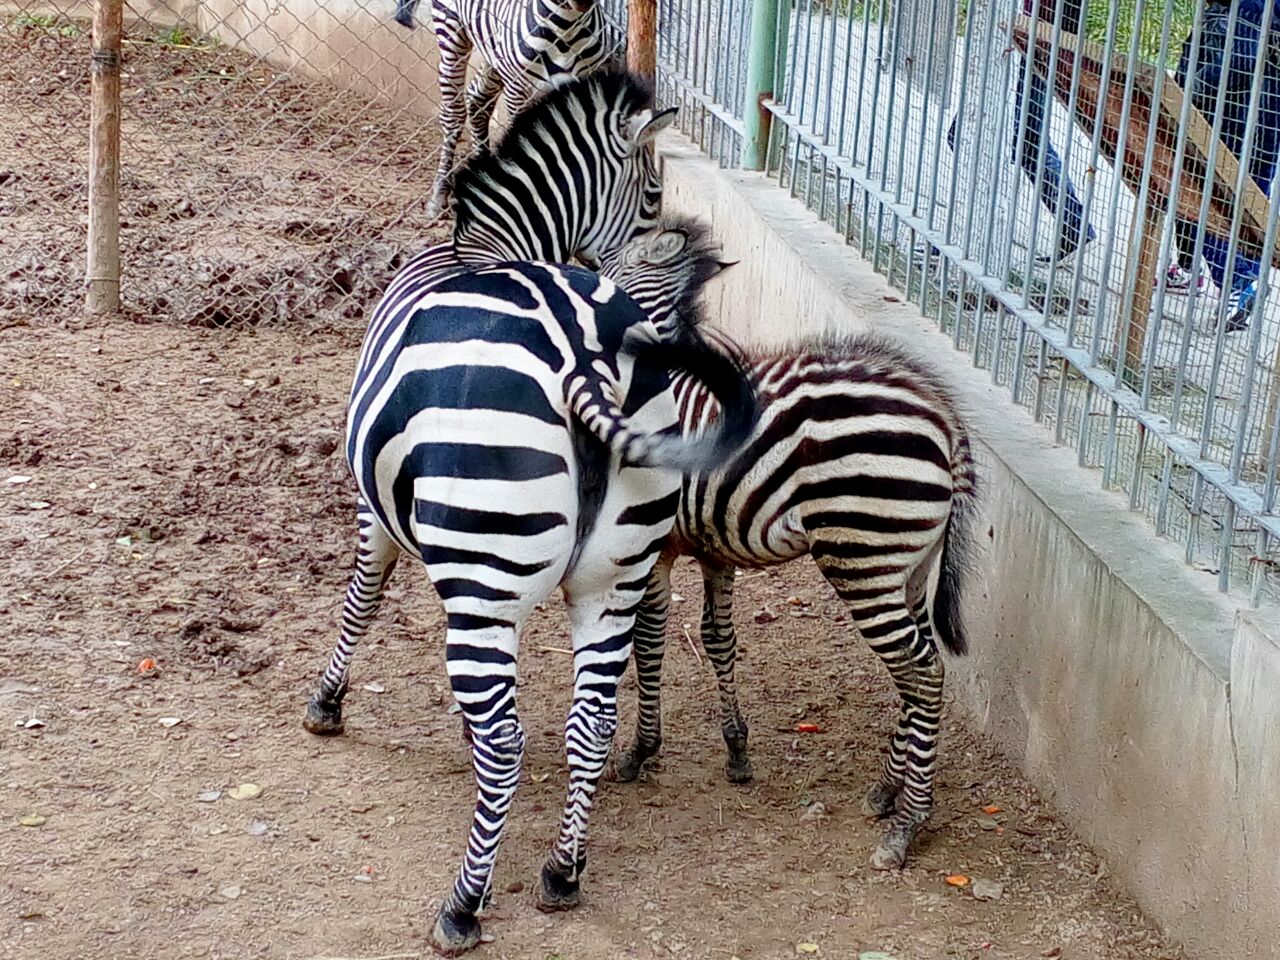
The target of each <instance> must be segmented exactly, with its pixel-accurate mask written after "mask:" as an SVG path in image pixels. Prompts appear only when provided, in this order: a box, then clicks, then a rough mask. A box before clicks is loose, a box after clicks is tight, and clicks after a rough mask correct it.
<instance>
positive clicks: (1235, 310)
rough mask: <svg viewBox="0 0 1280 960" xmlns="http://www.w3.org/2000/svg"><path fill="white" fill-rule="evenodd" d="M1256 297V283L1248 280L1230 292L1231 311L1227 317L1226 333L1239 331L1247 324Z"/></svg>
mask: <svg viewBox="0 0 1280 960" xmlns="http://www.w3.org/2000/svg"><path fill="white" fill-rule="evenodd" d="M1257 299H1258V285H1257V283H1255V282H1253V281H1250V282H1249V283H1247V284H1245V285H1244V286H1243V287H1241V288H1240V289H1239V290H1236V291H1235V292H1234V293H1232V294H1231V300H1230V301H1229V303H1230V306H1231V313H1230V315H1228V317H1227V324H1226V331H1227V333H1239V332H1240V331H1241V330H1244V329H1245V328H1246V327H1248V326H1249V316H1250V315H1251V314H1252V313H1253V305H1254V303H1255V302H1257Z"/></svg>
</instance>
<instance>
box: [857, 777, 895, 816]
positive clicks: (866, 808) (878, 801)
mask: <svg viewBox="0 0 1280 960" xmlns="http://www.w3.org/2000/svg"><path fill="white" fill-rule="evenodd" d="M897 799H898V791H897V789H896V788H894V787H891V786H889V785H888V784H886V783H877V784H876V785H875V786H873V787H872V788H871V789H870V790H868V791H867V792H866V794H865V795H864V796H863V798H862V813H863V815H864V816H868V817H887V816H888V815H889V814H891V813H893V810H894V806H895V803H896V802H897Z"/></svg>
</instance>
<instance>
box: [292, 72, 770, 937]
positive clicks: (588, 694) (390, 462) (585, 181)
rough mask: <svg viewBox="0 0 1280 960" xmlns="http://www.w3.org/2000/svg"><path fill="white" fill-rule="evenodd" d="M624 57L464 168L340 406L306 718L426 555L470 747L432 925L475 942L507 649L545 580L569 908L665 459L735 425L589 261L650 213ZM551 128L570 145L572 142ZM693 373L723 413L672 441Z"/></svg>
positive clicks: (655, 537)
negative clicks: (345, 542)
mask: <svg viewBox="0 0 1280 960" xmlns="http://www.w3.org/2000/svg"><path fill="white" fill-rule="evenodd" d="M671 116H672V113H671V112H670V111H668V112H666V113H662V114H655V113H654V112H653V110H652V108H651V106H650V99H649V94H648V91H647V88H645V87H644V86H643V85H641V84H639V83H638V82H637V81H636V80H635V79H634V78H632V77H631V76H629V75H627V74H621V73H601V74H595V75H593V76H592V77H589V78H586V79H578V80H574V81H572V82H570V83H569V84H567V85H565V86H560V87H557V88H556V89H555V90H554V91H552V92H551V93H549V94H547V95H546V96H545V97H544V98H543V99H541V100H539V101H538V102H537V103H536V104H534V105H533V106H532V107H531V108H530V109H529V110H528V111H527V112H526V113H524V114H522V115H520V116H519V117H518V118H517V120H516V122H515V124H513V126H512V128H511V130H510V131H509V132H508V134H507V136H506V137H504V139H503V141H502V142H501V143H500V144H499V145H498V147H497V149H496V150H495V151H494V152H493V153H492V154H484V155H480V156H478V157H477V158H475V159H473V161H472V162H471V163H470V164H469V165H468V166H467V167H465V168H464V169H463V171H462V172H461V174H460V176H459V181H458V192H457V202H458V210H457V220H456V224H455V228H454V240H453V242H452V243H451V244H446V245H441V246H439V247H436V248H433V249H431V250H428V251H426V252H425V253H423V254H422V255H420V256H419V257H417V258H415V260H414V261H411V262H410V263H409V264H406V266H405V267H404V268H402V270H401V272H400V273H399V274H398V275H397V276H396V278H395V279H394V280H393V281H392V283H391V284H390V286H389V287H388V290H387V293H386V294H385V295H384V296H383V298H382V300H381V301H380V302H379V304H378V306H377V308H376V309H375V311H374V315H373V317H372V319H371V322H370V325H369V328H368V330H367V331H366V335H365V342H364V346H363V348H362V351H361V355H360V359H359V361H358V364H357V368H356V375H355V379H354V383H353V386H352V392H351V399H350V402H349V405H348V417H347V461H348V464H349V465H350V467H351V470H352V472H353V474H354V476H355V479H356V485H357V488H358V490H359V500H358V507H357V511H358V521H359V526H360V544H359V549H358V552H357V558H356V569H355V572H354V574H353V576H352V578H351V582H350V585H349V587H348V590H347V595H346V600H345V603H344V605H343V624H342V631H341V634H340V637H339V640H338V644H337V647H336V648H335V650H334V652H333V655H332V657H331V659H330V663H329V666H328V668H327V669H326V670H325V672H324V675H323V676H322V678H321V681H320V686H319V689H318V690H317V691H316V693H315V694H314V695H313V696H312V698H311V700H310V701H309V703H308V706H307V716H306V719H305V721H304V725H305V726H306V728H307V729H308V730H310V731H311V732H313V733H319V734H334V733H340V732H341V731H342V700H343V697H344V695H345V693H346V690H347V687H348V671H349V668H350V664H351V657H352V654H353V653H354V649H355V646H356V644H357V642H358V641H359V640H360V638H361V637H362V636H363V635H364V634H365V633H366V632H367V630H368V627H369V625H370V622H371V620H372V618H373V616H374V614H375V613H376V610H377V607H378V604H379V603H380V600H381V597H382V593H383V590H384V588H385V586H386V583H387V580H388V578H389V577H390V575H391V573H392V571H393V569H394V567H395V565H396V562H397V559H398V558H399V556H400V555H401V554H410V555H412V556H415V557H417V558H418V559H419V560H421V561H422V563H423V565H424V566H425V568H426V571H427V574H428V576H429V577H430V579H431V581H432V583H433V585H434V586H435V589H436V592H437V594H438V595H439V597H440V599H441V601H442V603H443V606H444V609H445V613H446V618H447V629H446V636H445V665H446V669H447V672H448V675H449V681H450V685H451V688H452V690H453V694H454V697H455V699H456V700H457V702H458V703H459V705H460V706H461V709H462V715H463V719H464V723H465V725H466V730H467V732H468V733H469V739H470V741H471V749H472V765H473V769H474V774H475V781H476V788H477V794H476V803H475V810H474V815H473V818H472V825H471V831H470V835H469V838H468V842H467V847H466V853H465V856H464V858H463V862H462V864H461V866H460V868H459V871H458V874H457V878H456V880H455V882H454V884H453V887H452V889H451V891H450V892H449V894H448V896H447V897H446V898H445V899H444V902H443V903H442V905H441V907H440V910H439V913H438V916H437V918H436V923H435V927H434V929H433V933H432V940H433V943H434V946H435V948H436V949H437V950H438V951H439V952H441V953H444V954H446V955H453V954H457V953H461V952H463V951H465V950H467V949H470V948H471V947H473V946H475V944H476V943H478V942H479V939H480V923H479V920H478V919H477V912H478V911H479V910H480V909H481V908H482V907H483V906H484V905H485V904H486V903H487V902H488V901H489V899H490V897H491V894H492V883H493V865H494V861H495V858H496V856H497V849H498V845H499V841H500V839H501V836H502V832H503V829H504V827H505V824H506V819H507V814H508V811H509V809H510V806H511V802H512V799H513V797H514V794H515V789H516V784H517V781H518V779H519V774H520V768H521V762H522V758H523V754H524V746H525V734H524V731H523V728H522V727H521V725H520V720H519V717H518V714H517V711H516V656H517V649H518V639H519V635H520V632H521V629H522V627H523V625H524V623H525V621H526V620H527V618H528V617H529V615H530V613H531V612H532V610H533V609H534V607H535V606H536V605H537V604H538V603H540V602H541V601H542V600H544V599H546V597H547V596H548V595H549V594H550V593H551V592H552V591H554V590H555V589H556V588H557V587H559V588H561V589H562V590H563V592H564V595H565V600H566V604H567V607H568V611H569V619H570V623H571V629H572V646H573V653H574V657H573V667H574V688H573V704H572V706H571V708H570V710H569V713H568V716H567V718H566V720H565V728H564V730H565V749H566V754H567V757H568V764H569V786H568V793H567V797H566V801H565V806H564V812H563V815H562V818H561V822H560V830H559V834H558V837H557V839H556V842H555V844H554V846H553V848H552V850H551V854H550V856H549V857H548V859H547V861H546V862H545V864H544V865H543V868H542V877H541V879H542V884H541V890H540V904H539V905H540V906H541V907H542V908H543V909H547V910H560V909H567V908H570V907H573V906H575V905H576V904H577V903H578V898H579V885H580V880H581V876H582V872H583V870H584V868H585V864H586V839H587V821H588V815H589V813H590V809H591V805H592V798H593V796H594V793H595V790H596V786H597V783H598V781H599V779H600V776H601V773H602V772H603V769H604V764H605V761H606V759H607V756H608V753H609V749H610V746H611V743H612V738H613V733H614V730H615V729H616V726H617V683H618V679H619V678H620V677H621V675H622V673H623V672H624V671H625V669H626V664H627V661H628V660H629V658H630V650H631V631H632V627H633V625H634V622H635V612H636V609H637V607H638V605H639V603H640V600H641V598H642V596H643V593H644V590H645V586H646V584H647V582H648V578H649V573H650V570H651V569H652V566H653V563H654V560H655V558H656V557H657V554H658V550H659V547H660V545H661V543H662V541H663V540H664V538H665V537H666V536H667V534H668V533H669V532H670V530H671V527H672V525H673V523H674V519H675V510H676V505H677V501H678V499H679V486H680V480H679V476H678V474H677V473H676V472H674V470H673V469H672V468H676V469H693V468H697V467H699V466H705V465H707V464H709V463H711V462H715V461H717V460H719V459H723V457H724V456H726V455H727V454H728V453H729V451H730V450H731V449H733V448H734V447H735V446H736V444H737V443H740V442H741V440H742V439H743V438H744V437H745V436H746V435H747V434H748V433H749V432H750V430H751V426H752V424H753V423H754V413H755V405H754V400H753V394H752V391H751V388H750V385H749V383H748V382H747V380H746V377H745V374H744V372H743V370H742V369H741V367H740V366H739V365H738V364H737V363H736V362H735V361H734V360H733V359H731V358H730V357H728V356H726V355H724V354H721V353H719V352H717V351H715V350H714V349H712V348H711V347H710V346H708V344H707V343H706V342H705V341H704V340H703V339H702V338H701V337H700V336H699V335H698V332H697V331H696V329H694V328H693V327H692V326H686V327H670V326H668V327H665V328H663V329H659V328H658V327H657V325H656V324H654V323H652V322H650V321H649V319H648V317H647V316H646V315H645V314H644V313H643V312H642V311H641V310H640V308H639V307H637V306H636V304H635V303H634V302H633V301H632V300H631V299H630V298H628V297H627V296H626V295H625V294H624V293H622V292H621V291H620V290H619V289H618V287H617V286H616V285H615V284H614V283H612V282H611V281H609V280H607V279H604V278H601V277H599V276H597V275H596V274H594V273H591V272H590V271H588V270H584V269H581V268H577V267H569V266H563V265H559V264H558V263H557V261H563V260H567V259H568V258H569V257H570V256H571V255H573V254H577V256H578V257H579V258H581V259H583V260H584V261H586V262H595V261H597V260H598V259H599V258H600V257H601V256H603V255H606V254H607V253H608V252H610V251H611V250H613V249H615V248H616V247H618V246H620V245H622V244H623V243H624V242H625V241H626V240H627V239H628V238H630V237H631V236H632V235H633V234H634V233H635V232H636V231H637V230H639V229H642V228H643V226H645V225H646V224H648V223H651V222H652V221H653V219H654V218H655V217H656V215H657V210H658V206H659V203H660V200H661V185H660V183H659V181H658V179H657V173H656V169H655V167H654V161H653V159H652V157H651V156H650V154H649V151H648V150H647V149H646V146H647V144H648V143H649V142H650V141H651V140H652V138H653V136H654V135H656V133H657V132H658V131H659V130H660V129H662V127H663V126H665V125H666V124H667V123H669V122H670V120H671ZM566 144H568V145H570V146H571V147H572V149H567V148H566ZM673 368H674V369H686V370H696V371H697V376H698V378H699V382H701V383H704V384H705V385H706V386H707V387H708V389H709V390H710V391H711V393H712V394H713V395H715V396H716V397H717V398H719V400H720V402H721V403H722V404H723V406H724V409H725V411H726V414H725V416H724V418H723V419H722V421H721V423H720V424H719V425H718V431H717V432H712V433H710V434H708V435H707V436H701V437H697V438H683V437H682V436H681V434H680V431H679V429H678V420H677V416H676V407H675V399H674V396H673V395H672V393H671V380H670V373H669V371H670V370H671V369H673Z"/></svg>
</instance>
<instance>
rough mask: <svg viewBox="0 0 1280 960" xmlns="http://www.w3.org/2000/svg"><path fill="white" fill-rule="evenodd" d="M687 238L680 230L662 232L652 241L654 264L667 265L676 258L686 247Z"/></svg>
mask: <svg viewBox="0 0 1280 960" xmlns="http://www.w3.org/2000/svg"><path fill="white" fill-rule="evenodd" d="M688 243H689V238H688V237H686V236H685V235H684V232H683V231H681V230H664V231H662V233H660V234H658V236H657V238H656V239H655V240H654V241H653V255H652V261H653V263H655V264H663V263H669V262H671V261H672V260H674V259H675V258H676V257H678V256H679V255H680V254H681V253H682V252H684V248H685V247H686V246H687V245H688Z"/></svg>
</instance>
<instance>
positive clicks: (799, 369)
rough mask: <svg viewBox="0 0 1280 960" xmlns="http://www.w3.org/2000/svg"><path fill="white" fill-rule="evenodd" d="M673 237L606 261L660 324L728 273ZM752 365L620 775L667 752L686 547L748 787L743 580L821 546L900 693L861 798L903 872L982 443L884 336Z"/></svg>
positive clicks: (653, 617)
mask: <svg viewBox="0 0 1280 960" xmlns="http://www.w3.org/2000/svg"><path fill="white" fill-rule="evenodd" d="M665 231H666V233H667V234H668V235H669V234H671V233H672V232H680V231H683V233H684V235H685V237H686V240H687V242H685V243H672V242H671V241H670V240H669V241H668V242H667V243H666V245H665V246H664V248H663V250H661V251H657V252H656V253H655V243H654V241H653V240H652V234H651V235H647V236H641V237H637V238H636V239H635V240H633V241H632V242H631V243H630V244H629V245H628V246H627V247H625V248H623V249H622V250H620V251H618V252H617V253H615V254H613V255H611V256H610V257H609V258H607V259H606V262H605V263H604V265H603V266H602V271H603V272H604V273H605V274H606V275H607V276H610V277H611V278H612V279H614V280H615V281H616V282H617V283H618V284H619V285H620V286H622V287H623V288H624V289H626V290H627V292H628V293H629V294H630V295H631V296H632V298H633V299H635V300H636V302H637V303H639V304H640V305H641V307H642V308H643V309H645V311H646V312H648V313H650V314H651V316H653V315H657V316H659V317H662V316H665V315H668V314H670V313H671V312H672V311H673V310H678V309H679V307H678V306H676V304H677V302H678V301H679V300H680V299H681V298H689V297H695V296H697V295H698V292H699V289H700V287H701V285H702V283H704V282H705V280H706V279H707V278H708V277H710V276H712V275H714V274H715V273H717V272H718V271H719V269H720V268H721V267H722V266H723V265H722V264H720V263H719V262H718V261H717V259H716V256H715V252H714V251H713V249H712V248H711V245H710V244H709V243H708V241H707V237H706V231H705V230H703V229H702V228H701V227H699V226H698V225H696V224H692V223H689V222H682V221H668V222H667V223H666V224H665ZM662 232H663V231H662V230H661V229H660V230H659V231H658V233H659V234H661V233H662ZM658 322H659V324H661V322H662V321H661V320H660V319H659V320H658ZM750 372H751V376H752V379H753V380H754V382H755V385H756V389H757V392H758V396H759V402H760V407H761V415H760V420H759V423H758V425H757V427H756V430H755V432H754V433H753V435H752V437H751V439H750V440H749V441H748V442H747V444H746V445H745V446H743V447H742V449H741V450H740V451H739V452H738V453H737V454H735V455H734V456H733V457H732V458H730V459H729V460H728V461H727V462H726V463H724V464H723V465H721V466H720V467H719V468H718V469H716V470H715V471H714V472H711V473H700V474H694V475H692V476H689V477H686V479H685V482H684V485H683V490H682V494H681V500H680V510H679V512H678V514H677V521H676V529H675V530H674V531H673V534H672V537H671V539H670V541H669V542H668V543H667V544H666V546H665V547H664V549H663V552H662V556H661V557H660V558H659V560H658V562H657V564H656V565H655V567H654V571H653V575H652V578H651V580H650V583H649V588H648V591H647V593H646V596H645V601H644V605H643V607H642V608H641V610H640V613H639V615H638V617H637V620H636V630H635V660H636V673H637V680H638V686H639V717H638V722H637V728H636V739H635V742H634V743H633V744H632V745H631V746H630V748H628V749H627V750H626V751H625V752H624V753H623V755H622V756H620V757H619V759H618V763H617V770H618V775H619V778H620V779H623V780H632V779H634V778H635V777H636V776H637V775H638V774H639V772H640V768H641V766H642V765H643V764H644V762H645V761H646V760H647V759H649V758H650V757H652V756H654V755H655V754H656V753H657V752H658V748H659V746H660V745H661V742H662V734H661V708H660V702H659V686H660V677H661V669H662V655H663V631H664V629H665V627H666V620H667V614H668V608H669V603H670V597H671V585H670V575H671V565H672V563H673V562H674V561H675V559H676V558H677V557H678V556H680V555H685V554H688V555H692V556H694V557H695V558H696V559H697V560H698V562H699V564H700V565H701V567H702V574H703V585H704V590H705V597H704V606H703V615H702V643H703V646H704V647H705V649H706V651H707V655H708V659H709V660H710V661H711V663H712V665H713V667H714V669H715V671H716V676H717V680H718V684H719V691H720V700H721V708H722V730H723V734H724V740H725V744H726V745H727V747H728V750H729V758H728V762H727V763H726V766H725V772H726V775H727V776H728V778H729V779H730V780H732V781H735V782H743V781H746V780H749V779H750V778H751V761H750V759H749V757H748V755H747V724H746V721H745V720H743V718H742V712H741V710H740V709H739V706H738V697H737V690H736V686H735V681H734V658H735V655H736V647H737V640H736V637H735V635H734V628H733V585H734V574H735V570H736V568H738V567H768V566H774V565H776V564H780V563H785V562H787V561H789V560H793V559H795V558H797V557H800V556H803V555H804V554H806V553H807V554H810V555H811V556H812V557H813V559H814V560H815V561H816V562H817V564H818V567H819V569H820V570H821V571H822V574H823V576H825V577H826V578H827V580H828V582H830V584H831V585H832V586H833V587H834V588H835V590H836V593H837V594H838V595H839V597H840V598H841V599H842V600H843V601H844V602H845V604H846V605H847V606H848V609H849V612H850V614H851V616H852V619H853V622H854V624H855V625H856V626H857V628H858V630H859V632H860V633H861V634H862V636H863V638H864V639H865V640H866V641H867V643H868V644H870V646H871V648H872V649H873V650H874V651H875V652H876V654H878V655H879V657H880V658H881V660H883V661H884V663H885V665H886V666H887V667H888V669H889V673H890V676H891V677H892V678H893V681H894V683H895V685H896V686H897V689H898V693H899V696H900V698H901V710H900V714H899V718H898V724H897V729H896V731H895V733H894V735H893V737H892V739H891V740H890V744H889V753H888V757H887V759H886V761H885V765H884V770H883V773H882V774H881V776H880V778H879V780H878V781H877V782H876V783H875V784H874V785H873V786H872V787H871V788H870V790H869V791H868V792H867V794H866V796H865V798H864V801H863V806H864V809H865V811H866V812H867V813H868V814H871V815H874V816H879V817H888V826H887V829H886V831H885V833H884V835H883V838H882V840H881V841H880V844H879V846H878V847H877V849H876V851H875V853H874V855H873V856H872V864H873V866H875V867H878V868H880V869H892V868H896V867H900V866H902V865H903V864H904V863H905V861H906V856H907V848H908V847H909V846H910V843H911V841H912V839H913V838H914V837H915V835H916V833H917V832H918V830H919V828H920V825H921V824H922V823H923V822H924V821H925V819H926V818H927V817H928V816H929V813H930V811H931V810H932V807H933V784H934V773H935V765H936V756H937V744H938V727H939V722H940V718H941V714H942V683H943V665H942V661H941V659H940V658H939V655H938V648H937V643H936V642H935V636H938V637H940V638H941V641H942V644H943V646H945V647H946V648H947V650H948V651H949V652H951V653H952V654H955V655H957V656H958V655H962V654H963V653H964V652H965V650H966V641H965V636H964V632H963V627H962V624H961V620H960V607H959V598H960V586H961V583H960V580H961V574H962V570H963V565H964V561H965V559H966V552H967V548H968V545H969V541H968V529H967V527H968V520H969V518H970V516H971V514H972V512H973V509H974V505H975V502H976V501H975V497H976V492H977V486H976V474H975V470H974V464H973V458H972V455H971V451H970V445H969V438H968V434H967V432H966V430H965V427H964V424H963V422H962V421H961V419H960V416H959V415H958V413H957V410H956V404H955V402H954V401H953V400H952V398H951V395H950V392H949V391H948V389H947V388H946V386H945V385H944V384H943V382H942V381H941V379H940V378H939V377H938V376H937V375H936V374H934V373H933V372H932V371H930V370H929V369H928V368H926V367H925V366H924V365H922V364H921V363H920V362H918V361H916V360H914V359H912V358H910V357H909V356H907V355H906V354H904V353H903V352H901V351H900V350H898V349H897V348H895V347H893V346H890V345H889V344H887V343H885V342H883V341H881V340H878V339H874V338H870V337H850V338H827V339H819V340H814V341H809V342H806V343H804V344H802V345H800V346H798V347H796V348H792V349H788V350H779V351H773V352H757V353H755V354H754V355H752V356H751V357H750ZM675 391H676V398H677V402H678V403H679V407H680V419H681V424H682V427H683V429H684V431H685V434H686V435H689V436H693V435H697V434H698V433H699V432H700V431H702V430H705V429H708V426H709V425H710V424H712V423H714V421H715V419H716V418H717V417H718V416H719V412H718V410H717V405H716V402H715V400H714V398H713V397H711V396H710V395H709V394H708V393H707V391H706V390H705V389H704V388H703V387H702V386H701V385H699V384H698V383H697V382H696V381H694V380H693V379H691V378H688V377H678V378H677V380H676V384H675ZM935 566H936V567H937V568H938V570H939V578H938V583H937V587H936V590H935V596H934V598H933V603H932V605H930V604H929V602H928V598H927V592H928V589H927V588H928V581H929V579H930V576H931V574H932V572H933V570H934V569H935Z"/></svg>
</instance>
